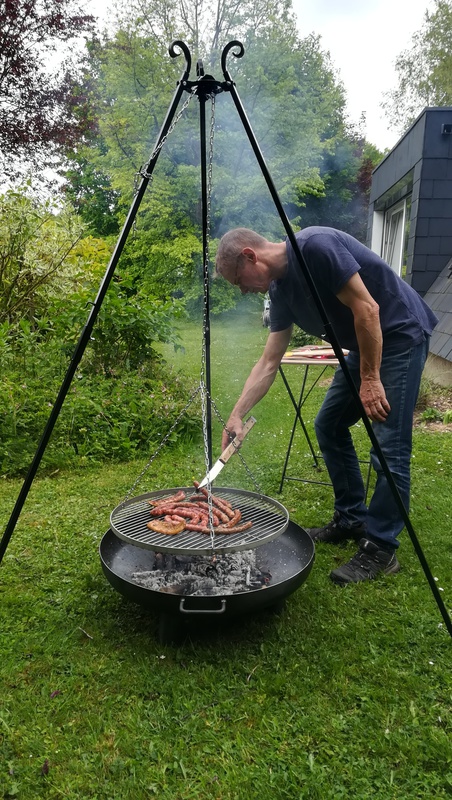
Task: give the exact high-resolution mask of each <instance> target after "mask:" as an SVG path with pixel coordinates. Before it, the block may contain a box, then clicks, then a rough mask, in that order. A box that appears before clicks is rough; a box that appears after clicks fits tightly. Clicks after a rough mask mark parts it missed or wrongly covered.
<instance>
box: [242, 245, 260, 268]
mask: <svg viewBox="0 0 452 800" xmlns="http://www.w3.org/2000/svg"><path fill="white" fill-rule="evenodd" d="M242 256H245V258H247V259H248V261H252V262H253V264H255V263H256V261H257V256H256V251H255V250H253V249H252V247H244V248H243V250H242Z"/></svg>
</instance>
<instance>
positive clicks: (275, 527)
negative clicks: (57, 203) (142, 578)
mask: <svg viewBox="0 0 452 800" xmlns="http://www.w3.org/2000/svg"><path fill="white" fill-rule="evenodd" d="M178 491H181V490H180V489H167V490H166V491H158V492H148V493H146V494H142V495H139V496H138V497H134V498H132V499H130V500H126V501H124V502H123V503H121V504H120V505H119V506H117V507H116V508H115V509H114V510H113V511H112V513H111V516H110V525H111V530H112V531H113V532H114V533H115V534H116V535H117V536H119V538H120V539H123V540H124V541H126V542H128V543H129V544H134V545H137V546H139V547H144V548H146V549H149V550H157V551H158V552H160V553H175V554H182V555H212V551H214V552H215V553H218V554H223V553H234V552H238V551H241V550H249V549H250V548H254V547H259V546H260V545H262V544H264V543H265V542H268V541H271V540H272V539H276V538H277V537H278V536H280V535H281V534H282V533H283V532H284V531H285V530H286V528H287V525H288V522H289V514H288V512H287V510H286V509H285V508H284V506H283V505H282V504H281V503H278V501H277V500H272V499H271V498H269V497H265V496H264V495H261V494H257V493H255V492H248V491H242V490H239V489H227V488H226V489H215V490H212V494H214V496H215V497H219V498H221V499H223V500H228V501H229V502H231V503H232V505H233V506H234V507H240V510H241V512H242V520H243V521H244V522H248V521H251V522H252V523H253V525H252V527H251V528H250V529H249V530H246V531H243V532H242V533H232V534H214V536H213V539H211V537H210V536H208V535H206V534H205V533H204V534H203V533H195V532H190V531H183V532H182V533H178V534H176V535H175V536H167V535H165V534H162V533H156V532H155V531H151V530H149V528H147V527H146V523H148V522H149V521H150V519H151V517H150V514H149V512H150V509H151V506H150V504H149V501H150V500H156V499H164V498H165V497H169V496H170V495H172V494H174V493H175V492H178ZM182 491H183V492H185V494H186V495H187V496H189V495H190V494H193V488H190V487H188V488H187V487H186V488H184V489H183V490H182ZM162 516H163V515H162Z"/></svg>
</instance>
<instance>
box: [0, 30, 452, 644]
mask: <svg viewBox="0 0 452 800" xmlns="http://www.w3.org/2000/svg"><path fill="white" fill-rule="evenodd" d="M177 50H181V51H182V52H183V54H184V56H185V62H186V63H185V69H184V72H183V73H182V76H181V79H180V81H179V83H178V86H177V88H176V91H175V94H174V96H173V100H172V102H171V105H170V107H169V109H168V112H167V115H166V118H165V120H164V123H163V125H162V128H161V131H160V133H159V136H158V138H157V142H156V145H155V148H154V150H153V153H152V155H151V157H150V159H149V161H148V163H147V164H146V166H145V168H144V169H143V170H142V171H141V173H140V175H141V181H140V183H139V186H138V189H137V192H136V195H135V197H134V199H133V202H132V205H131V208H130V210H129V213H128V215H127V218H126V221H125V223H124V226H123V229H122V231H121V234H120V236H119V239H118V242H117V244H116V247H115V249H114V252H113V255H112V257H111V260H110V263H109V265H108V267H107V271H106V273H105V276H104V278H103V280H102V282H101V285H100V288H99V291H98V294H97V297H96V299H95V301H94V302H93V304H92V308H91V311H90V314H89V317H88V320H87V322H86V324H85V326H84V328H83V330H82V332H81V335H80V338H79V341H78V343H77V345H76V348H75V351H74V354H73V356H72V359H71V362H70V364H69V366H68V369H67V372H66V375H65V377H64V380H63V383H62V385H61V388H60V391H59V393H58V397H57V399H56V401H55V404H54V406H53V408H52V411H51V413H50V416H49V419H48V422H47V424H46V427H45V429H44V432H43V435H42V438H41V440H40V442H39V445H38V448H37V451H36V454H35V456H34V458H33V461H32V463H31V466H30V468H29V471H28V474H27V476H26V478H25V481H24V483H23V486H22V489H21V491H20V493H19V496H18V499H17V501H16V504H15V506H14V509H13V512H12V514H11V517H10V519H9V522H8V524H7V527H6V529H5V532H4V535H3V538H2V540H1V542H0V562H1V561H2V559H3V556H4V554H5V552H6V548H7V546H8V544H9V541H10V539H11V536H12V534H13V532H14V529H15V526H16V524H17V521H18V519H19V516H20V513H21V510H22V508H23V505H24V503H25V500H26V498H27V496H28V493H29V491H30V488H31V485H32V483H33V480H34V478H35V476H36V472H37V470H38V468H39V465H40V462H41V460H42V457H43V455H44V452H45V449H46V447H47V444H48V442H49V439H50V436H51V434H52V431H53V428H54V426H55V423H56V421H57V418H58V415H59V413H60V411H61V407H62V405H63V403H64V400H65V397H66V395H67V392H68V390H69V388H70V385H71V383H72V380H73V378H74V375H75V372H76V370H77V367H78V364H79V362H80V359H81V357H82V355H83V353H84V351H85V349H86V346H87V344H88V342H89V339H90V336H91V333H92V330H93V327H94V324H95V321H96V318H97V316H98V313H99V311H100V308H101V305H102V302H103V299H104V297H105V294H106V292H107V290H108V287H109V284H110V281H111V279H112V277H113V274H114V272H115V269H116V266H117V264H118V261H119V259H120V256H121V253H122V251H123V248H124V245H125V243H126V240H127V237H128V235H129V233H130V230H131V228H132V225H133V222H134V219H135V217H136V214H137V212H138V209H139V206H140V204H141V201H142V198H143V196H144V193H145V190H146V188H147V186H148V183H149V180H150V179H151V177H152V173H153V171H154V169H155V166H156V163H157V160H158V157H159V154H160V152H161V149H162V146H163V145H164V143H165V141H166V138H167V136H168V134H169V132H170V131H171V129H172V126H173V125H174V123H173V120H174V118H175V115H176V111H177V107H178V104H179V101H180V99H181V97H182V95H183V93H184V92H189V93H190V94H191V95H196V96H197V97H198V100H199V103H200V141H201V185H202V235H203V262H204V295H205V296H204V313H205V317H204V327H205V346H206V353H207V357H206V376H205V378H206V391H207V396H208V397H209V398H210V357H209V348H210V320H209V274H208V264H209V255H208V249H209V248H208V228H209V225H208V217H209V213H210V212H209V204H210V199H209V198H208V192H207V187H208V176H207V158H206V152H207V151H206V122H205V105H206V101H207V99H208V98H212V97H213V96H215V95H216V94H220V93H221V92H229V93H230V95H231V97H232V99H233V102H234V104H235V107H236V110H237V112H238V115H239V117H240V120H241V122H242V125H243V127H244V130H245V132H246V134H247V137H248V139H249V142H250V144H251V147H252V149H253V152H254V154H255V157H256V159H257V162H258V164H259V167H260V169H261V172H262V175H263V177H264V179H265V181H266V184H267V187H268V189H269V192H270V194H271V197H272V199H273V202H274V205H275V208H276V210H277V212H278V214H279V217H280V219H281V222H282V224H283V226H284V229H285V231H286V235H287V238H288V239H289V242H290V244H291V246H292V248H293V251H294V253H295V255H296V258H297V261H298V263H299V266H300V269H301V270H302V273H303V276H304V278H305V281H306V283H307V286H308V290H309V292H310V294H311V296H312V298H313V301H314V303H315V305H316V307H317V310H318V313H319V315H320V318H321V320H322V324H323V326H324V330H325V334H326V338H327V339H328V341H329V342H330V344H331V347H332V348H333V350H334V353H335V355H336V358H337V359H338V361H339V364H340V366H341V368H342V370H343V372H344V375H345V378H346V380H347V383H348V385H349V388H350V391H351V394H352V396H353V398H354V401H355V402H356V404H357V407H358V408H359V409H360V414H361V417H362V421H363V424H364V426H365V429H366V432H367V434H368V436H369V439H370V441H371V444H372V446H373V448H374V451H375V454H376V456H377V458H378V459H379V462H380V465H381V468H382V470H383V472H384V474H385V477H386V479H387V482H388V485H389V487H390V490H391V492H392V494H393V496H394V500H395V502H396V504H397V506H398V509H399V511H400V515H401V517H402V519H403V521H404V524H405V527H406V529H407V531H408V533H409V536H410V538H411V541H412V543H413V547H414V549H415V551H416V554H417V556H418V558H419V561H420V563H421V566H422V568H423V571H424V573H425V576H426V578H427V580H428V583H429V585H430V588H431V591H432V593H433V596H434V598H435V600H436V603H437V605H438V608H439V610H440V612H441V614H442V617H443V619H444V622H445V624H446V627H447V630H448V632H449V634H450V635H451V636H452V621H451V619H450V617H449V614H448V612H447V609H446V607H445V605H444V603H443V600H442V598H441V595H440V593H439V591H438V588H437V586H436V583H435V580H434V578H433V575H432V573H431V571H430V568H429V566H428V563H427V560H426V558H425V555H424V553H423V550H422V548H421V545H420V543H419V540H418V538H417V535H416V533H415V531H414V528H413V526H412V523H411V520H410V518H409V515H408V512H407V511H406V509H405V506H404V503H403V501H402V498H401V496H400V494H399V491H398V489H397V486H396V483H395V481H394V478H393V476H392V474H391V471H390V469H389V467H388V464H387V462H386V459H385V457H384V454H383V452H382V450H381V447H380V445H379V443H378V441H377V439H376V436H375V434H374V431H373V428H372V425H371V423H370V421H369V419H368V418H367V416H366V413H365V411H364V407H363V405H362V403H361V399H360V397H359V392H358V390H357V388H356V386H355V384H354V382H353V379H352V377H351V375H350V373H349V370H348V367H347V364H346V361H345V358H344V355H343V352H342V348H341V347H340V345H339V342H338V339H337V337H336V334H335V331H334V328H333V326H332V324H331V322H330V320H329V318H328V316H327V314H326V311H325V309H324V307H323V304H322V301H321V299H320V296H319V294H318V291H317V288H316V285H315V282H314V280H313V278H312V276H311V273H310V271H309V269H308V266H307V264H306V262H305V260H304V258H303V256H302V253H301V251H300V249H299V246H298V243H297V240H296V238H295V234H294V232H293V230H292V227H291V225H290V222H289V219H288V217H287V215H286V213H285V211H284V208H283V206H282V203H281V201H280V199H279V196H278V193H277V191H276V187H275V185H274V183H273V180H272V178H271V176H270V173H269V171H268V169H267V166H266V163H265V160H264V158H263V155H262V153H261V150H260V148H259V145H258V142H257V140H256V138H255V136H254V133H253V131H252V128H251V125H250V123H249V121H248V118H247V115H246V112H245V110H244V107H243V105H242V103H241V100H240V97H239V95H238V92H237V89H236V86H235V83H234V81H233V80H232V78H231V76H230V74H229V71H228V69H227V63H226V62H227V57H228V54H229V53H230V52H231V50H232V51H233V55H234V56H235V57H236V58H241V57H242V56H243V54H244V48H243V45H242V44H241V43H240V42H238V41H232V42H229V44H227V45H226V47H225V48H224V50H223V52H222V55H221V68H222V72H223V77H224V80H223V81H222V82H219V81H217V80H215V79H214V78H213V77H212V76H211V75H204V71H203V68H202V63H201V62H199V61H198V65H197V78H198V80H196V81H190V80H189V75H190V70H191V56H190V52H189V50H188V47H187V46H186V45H185V43H184V42H181V41H176V42H174V43H173V44H172V45H171V47H170V50H169V52H170V55H171V56H172V57H176V56H177V55H179V53H178V52H177ZM207 435H208V451H209V453H208V460H209V467H210V466H211V463H212V447H211V445H212V437H211V411H210V403H209V404H208V413H207Z"/></svg>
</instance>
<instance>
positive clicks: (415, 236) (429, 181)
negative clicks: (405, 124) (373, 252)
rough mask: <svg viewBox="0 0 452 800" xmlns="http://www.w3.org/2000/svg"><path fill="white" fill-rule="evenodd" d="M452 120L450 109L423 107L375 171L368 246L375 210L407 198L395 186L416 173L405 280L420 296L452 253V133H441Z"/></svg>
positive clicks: (381, 209)
mask: <svg viewBox="0 0 452 800" xmlns="http://www.w3.org/2000/svg"><path fill="white" fill-rule="evenodd" d="M451 123H452V108H451V107H447V108H427V109H424V111H423V112H422V114H420V116H419V117H418V118H417V120H416V121H415V122H414V123H413V125H412V126H411V127H410V128H409V129H408V131H407V132H406V134H405V135H404V136H403V137H402V138H401V139H400V141H399V142H398V143H397V144H396V146H395V147H394V148H393V150H391V151H390V153H388V155H387V156H386V157H385V158H384V159H383V161H381V163H380V164H379V165H378V166H377V167H376V169H375V170H374V172H373V175H372V187H371V192H370V204H369V225H368V237H367V244H368V246H370V243H371V241H372V228H373V222H374V212H375V211H376V210H379V211H381V212H382V213H384V211H385V210H386V208H389V207H390V205H392V204H393V203H394V202H396V201H397V199H402V196H403V195H402V196H401V197H400V198H397V197H395V198H394V196H393V195H392V193H391V190H392V188H393V187H394V186H395V185H396V184H397V183H399V182H400V181H402V179H403V178H404V176H406V175H408V174H409V173H410V171H412V173H413V178H412V189H411V200H412V202H411V214H410V232H409V238H408V246H407V264H406V276H405V279H406V280H407V282H408V283H411V285H412V286H413V288H415V289H416V290H417V291H418V292H419V293H420V294H424V293H425V292H426V291H427V289H428V288H429V287H430V286H431V285H432V283H433V282H434V280H435V279H436V277H437V276H438V275H439V273H440V272H441V270H442V269H443V267H444V265H445V264H446V263H447V261H448V259H449V258H450V257H451V256H452V247H451V240H452V135H451V134H444V133H442V127H443V125H444V124H449V125H450V124H451ZM405 196H407V194H405ZM385 200H386V201H387V202H386V203H385ZM425 255H426V256H431V258H428V260H427V261H426V260H425V259H424V258H422V256H425ZM435 256H437V258H434V257H435ZM440 256H442V258H440ZM424 273H426V274H424Z"/></svg>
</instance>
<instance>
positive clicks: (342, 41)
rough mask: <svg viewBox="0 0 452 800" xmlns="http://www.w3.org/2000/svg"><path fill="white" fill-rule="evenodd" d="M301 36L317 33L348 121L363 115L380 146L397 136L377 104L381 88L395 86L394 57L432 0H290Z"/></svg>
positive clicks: (367, 129)
mask: <svg viewBox="0 0 452 800" xmlns="http://www.w3.org/2000/svg"><path fill="white" fill-rule="evenodd" d="M292 5H293V9H294V11H295V14H296V16H297V19H298V28H299V31H300V33H301V35H302V36H305V35H307V34H308V33H311V32H314V33H316V34H319V35H320V36H321V44H322V48H323V49H324V50H328V51H329V53H330V56H331V59H332V62H333V65H334V67H335V68H336V69H337V71H338V73H339V77H340V78H341V80H342V82H343V84H344V86H345V89H346V93H347V98H348V104H347V111H348V114H349V117H350V120H351V121H352V122H354V123H358V122H359V120H360V116H361V113H362V112H364V113H365V115H366V127H365V129H364V131H363V133H364V134H365V136H366V139H367V140H368V141H370V142H372V144H374V145H376V146H377V147H378V148H379V149H381V150H384V149H386V148H392V147H394V145H395V144H396V143H397V141H398V139H399V135H398V134H397V133H396V132H395V131H394V130H393V129H390V128H389V126H388V121H387V119H386V118H385V115H384V113H383V111H382V109H381V107H380V104H381V101H382V99H383V93H384V92H385V91H388V90H389V89H392V88H395V86H396V85H397V73H396V71H395V68H394V62H395V60H396V58H397V56H398V55H399V54H400V53H401V52H402V51H403V50H406V49H407V48H409V47H410V45H411V37H412V35H413V33H415V32H416V31H418V30H419V29H420V28H421V27H422V24H423V21H424V16H425V12H426V10H427V9H428V10H431V8H432V5H433V3H432V0H292Z"/></svg>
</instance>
